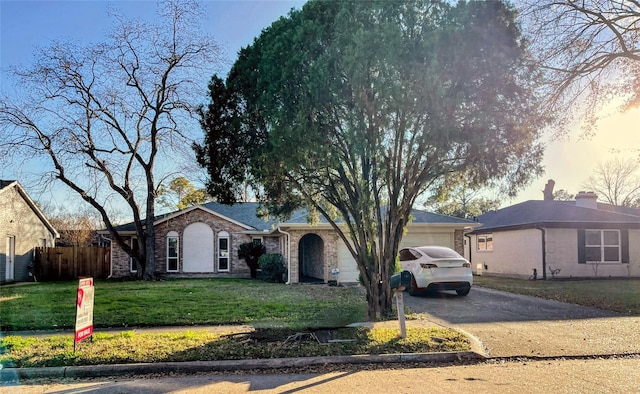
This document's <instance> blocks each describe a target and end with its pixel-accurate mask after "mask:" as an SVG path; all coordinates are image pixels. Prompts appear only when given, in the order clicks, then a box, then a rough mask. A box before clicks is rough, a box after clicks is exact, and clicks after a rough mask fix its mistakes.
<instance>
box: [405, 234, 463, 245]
mask: <svg viewBox="0 0 640 394" xmlns="http://www.w3.org/2000/svg"><path fill="white" fill-rule="evenodd" d="M424 245H437V246H446V247H448V248H453V233H409V234H405V236H404V237H402V242H400V247H401V248H406V247H408V246H424Z"/></svg>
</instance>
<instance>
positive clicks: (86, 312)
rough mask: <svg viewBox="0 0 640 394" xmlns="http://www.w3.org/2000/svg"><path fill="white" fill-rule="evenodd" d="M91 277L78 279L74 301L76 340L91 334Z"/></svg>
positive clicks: (92, 290) (92, 292) (92, 289)
mask: <svg viewBox="0 0 640 394" xmlns="http://www.w3.org/2000/svg"><path fill="white" fill-rule="evenodd" d="M93 294H94V287H93V278H84V279H80V283H79V285H78V297H77V301H76V339H75V341H76V342H80V341H82V340H83V339H85V338H88V337H90V336H91V335H92V334H93Z"/></svg>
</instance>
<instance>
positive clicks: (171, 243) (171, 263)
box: [167, 231, 179, 272]
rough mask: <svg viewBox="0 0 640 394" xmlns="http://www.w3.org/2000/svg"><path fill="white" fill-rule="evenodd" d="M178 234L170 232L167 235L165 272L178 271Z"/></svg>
mask: <svg viewBox="0 0 640 394" xmlns="http://www.w3.org/2000/svg"><path fill="white" fill-rule="evenodd" d="M178 240H179V238H178V233H176V232H175V231H171V232H170V233H169V234H167V272H177V271H178V250H179V249H178V244H179V241H178Z"/></svg>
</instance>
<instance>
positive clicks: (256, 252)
mask: <svg viewBox="0 0 640 394" xmlns="http://www.w3.org/2000/svg"><path fill="white" fill-rule="evenodd" d="M266 251H267V250H266V248H265V247H264V245H262V244H255V243H253V242H246V243H243V244H240V246H239V247H238V257H239V258H241V259H244V261H245V262H246V263H247V266H249V270H250V272H251V278H252V279H255V278H257V277H258V262H259V261H260V256H262V255H263V254H265V253H266Z"/></svg>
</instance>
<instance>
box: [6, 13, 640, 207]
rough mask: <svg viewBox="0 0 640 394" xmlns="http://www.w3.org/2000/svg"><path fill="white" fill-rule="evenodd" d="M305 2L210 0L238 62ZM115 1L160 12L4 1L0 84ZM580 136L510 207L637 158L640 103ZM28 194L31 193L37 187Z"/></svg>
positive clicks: (93, 38)
mask: <svg viewBox="0 0 640 394" xmlns="http://www.w3.org/2000/svg"><path fill="white" fill-rule="evenodd" d="M303 3H304V1H267V0H263V1H208V2H206V3H205V4H206V12H207V29H208V32H209V33H210V34H212V35H213V37H214V38H216V39H217V41H218V42H219V43H220V44H222V45H223V46H224V48H225V49H226V53H227V57H228V59H229V64H230V63H232V62H233V61H234V60H235V54H236V53H237V51H238V50H239V49H240V48H241V47H242V46H246V45H249V44H250V43H251V42H252V41H253V38H254V37H256V36H257V35H259V34H260V31H261V30H262V29H263V28H265V27H267V26H269V25H270V24H271V23H272V22H273V21H275V20H276V19H277V18H278V17H279V16H281V15H285V14H286V13H287V12H288V11H289V10H290V9H291V8H292V7H296V8H299V7H300V6H301V5H302V4H303ZM108 5H109V6H111V7H114V8H116V9H120V10H122V11H123V12H124V13H125V14H126V15H128V16H133V17H142V18H149V17H153V15H154V12H155V9H156V3H155V1H112V2H108V3H107V2H102V1H7V0H2V1H0V37H1V39H0V64H1V69H2V76H1V80H0V89H3V90H4V93H9V91H8V89H9V85H10V84H9V83H8V80H7V75H8V74H7V69H8V68H9V67H10V66H19V65H21V64H28V63H29V62H31V61H32V59H33V57H32V54H33V53H34V50H35V49H37V48H39V47H44V46H46V45H47V44H48V43H50V40H52V39H56V38H70V39H72V40H74V41H79V42H80V43H89V42H97V41H100V40H102V37H103V36H104V35H105V34H106V33H107V31H108V30H109V27H110V21H109V20H108V19H107V17H106V10H107V6H108ZM227 67H228V66H227ZM205 84H206V82H204V83H203V88H204V89H206V87H205V86H206V85H205ZM609 112H610V111H609ZM580 134H581V132H580V130H579V129H578V128H576V130H574V132H572V133H570V135H569V136H568V138H567V139H566V140H563V141H558V140H551V139H549V138H546V139H545V141H546V143H547V149H546V153H545V158H544V166H545V169H546V173H545V174H544V175H543V176H542V177H540V178H538V179H536V180H534V181H533V182H532V183H531V185H530V186H529V187H528V188H526V189H525V190H523V191H522V192H521V193H519V195H518V196H517V197H516V198H515V199H513V200H511V201H504V203H503V205H510V204H513V203H517V202H520V201H525V200H530V199H535V200H539V199H542V190H543V188H544V185H545V183H546V181H547V179H554V180H555V181H556V187H555V188H556V190H558V189H565V190H567V191H569V192H571V193H576V192H577V191H579V190H583V188H582V187H581V185H582V184H583V183H584V182H585V181H586V179H587V178H588V177H589V174H590V172H591V171H592V170H593V169H594V167H595V166H596V165H597V164H598V163H599V162H602V161H606V160H608V159H611V158H613V157H614V156H616V155H618V156H621V157H625V158H626V157H638V155H639V151H638V150H639V149H640V109H633V110H630V111H628V112H626V113H624V114H613V115H610V116H607V117H605V118H603V119H601V120H600V121H599V123H598V132H597V134H596V135H595V136H594V137H592V138H591V139H582V138H580ZM0 160H1V158H0ZM0 179H20V174H19V173H18V171H17V170H8V169H2V168H0ZM28 192H30V193H32V191H30V190H28ZM34 193H35V192H34ZM32 197H33V198H34V199H35V200H47V199H49V200H51V201H50V203H52V204H53V205H57V204H60V203H61V201H59V200H60V199H61V198H60V197H56V196H55V194H46V195H37V194H36V195H32ZM45 202H46V201H45Z"/></svg>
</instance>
